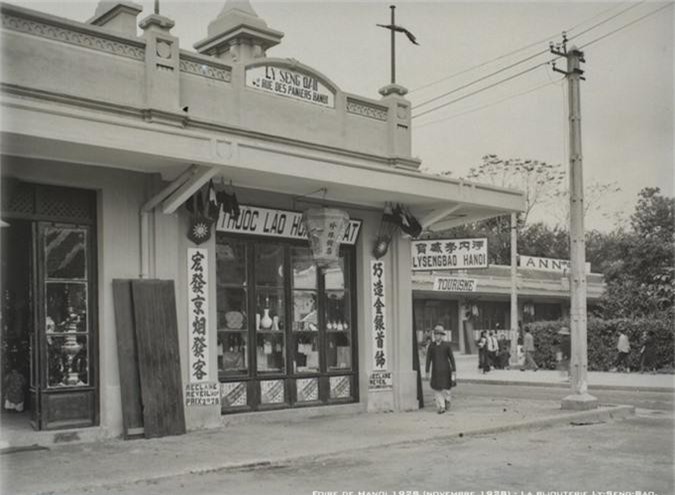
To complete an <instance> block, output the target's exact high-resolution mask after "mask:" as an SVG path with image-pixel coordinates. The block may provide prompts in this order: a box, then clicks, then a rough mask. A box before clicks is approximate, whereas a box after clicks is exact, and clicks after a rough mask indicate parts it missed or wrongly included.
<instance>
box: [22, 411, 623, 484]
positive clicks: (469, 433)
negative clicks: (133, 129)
mask: <svg viewBox="0 0 675 495" xmlns="http://www.w3.org/2000/svg"><path fill="white" fill-rule="evenodd" d="M634 415H635V407H634V406H607V407H600V408H598V409H591V410H587V411H575V412H570V413H564V414H558V415H554V416H545V417H543V418H538V419H531V420H523V421H516V422H514V423H510V424H503V425H497V426H492V427H480V428H473V429H468V430H466V431H453V432H451V433H447V434H441V435H438V434H437V433H434V434H427V435H419V436H417V437H415V438H410V439H406V440H392V441H389V442H379V443H376V444H373V445H364V446H361V447H356V448H353V449H345V448H340V449H337V450H334V451H327V452H321V453H316V454H308V455H298V456H286V457H284V458H279V459H273V460H272V459H259V460H255V461H251V460H247V461H244V462H239V463H226V464H219V465H215V466H214V465H212V466H205V467H199V468H186V469H183V470H180V471H174V472H172V473H166V474H157V475H153V476H146V477H143V478H129V479H125V480H119V481H115V482H111V483H95V484H88V485H80V486H76V487H64V488H61V489H59V490H60V491H62V492H64V493H68V492H69V491H72V490H81V491H86V490H92V489H101V488H109V489H110V488H113V487H115V486H118V485H132V484H136V483H141V482H146V481H149V482H157V481H161V480H165V479H170V478H175V477H177V476H186V475H191V474H208V473H215V472H226V471H239V470H255V469H269V468H278V467H284V466H286V465H288V464H292V463H299V462H303V461H309V460H314V459H319V458H322V457H327V456H332V455H337V454H341V453H344V452H351V451H354V450H367V449H373V448H382V447H385V448H386V447H395V446H404V445H410V444H414V443H419V442H425V441H430V440H434V441H439V440H455V441H459V440H462V439H464V438H467V437H475V436H480V435H490V434H494V433H504V432H511V431H517V430H522V429H527V428H544V427H547V426H555V425H565V424H571V423H573V422H580V421H584V420H596V421H609V420H614V419H623V418H626V417H629V416H634ZM53 493H54V491H53V490H50V491H47V492H44V491H43V492H36V493H34V495H51V494H53Z"/></svg>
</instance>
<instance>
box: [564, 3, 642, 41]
mask: <svg viewBox="0 0 675 495" xmlns="http://www.w3.org/2000/svg"><path fill="white" fill-rule="evenodd" d="M645 1H646V0H642V1H641V2H637V3H634V4H631V5H629V6H628V7H626V8H625V9H623V10H622V11H620V12H617V13H616V14H614V15H613V16H610V17H608V18H606V19H603V20H602V21H600V22H598V23H597V24H593V25H592V26H591V27H589V28H588V29H585V30H583V31H581V32H580V33H577V34H575V35H574V36H571V37H570V38H569V39H570V40H573V39H575V38H578V37H579V36H583V35H584V34H586V33H588V32H589V31H592V30H593V29H595V28H596V27H598V26H602V25H603V24H605V23H606V22H608V21H611V20H612V19H616V18H617V17H618V16H620V15H621V14H624V13H626V12H628V11H629V10H631V9H634V8H635V7H637V6H639V5H642V4H643V3H645Z"/></svg>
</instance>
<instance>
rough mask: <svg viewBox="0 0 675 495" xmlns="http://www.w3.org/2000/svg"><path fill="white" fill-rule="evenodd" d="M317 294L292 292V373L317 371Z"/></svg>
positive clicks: (306, 291) (301, 291)
mask: <svg viewBox="0 0 675 495" xmlns="http://www.w3.org/2000/svg"><path fill="white" fill-rule="evenodd" d="M317 298H318V296H317V292H316V291H314V290H294V291H293V334H292V337H293V368H294V369H293V371H294V372H295V373H317V372H318V371H319V326H318V319H317V312H318V305H317Z"/></svg>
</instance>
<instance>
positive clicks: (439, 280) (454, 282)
mask: <svg viewBox="0 0 675 495" xmlns="http://www.w3.org/2000/svg"><path fill="white" fill-rule="evenodd" d="M477 286H478V284H477V282H476V279H473V278H457V277H436V278H434V288H433V290H436V291H442V292H476V291H477V290H478V287H477Z"/></svg>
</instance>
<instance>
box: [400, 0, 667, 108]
mask: <svg viewBox="0 0 675 495" xmlns="http://www.w3.org/2000/svg"><path fill="white" fill-rule="evenodd" d="M643 1H644V0H643ZM672 5H673V4H672V3H667V4H666V5H663V6H662V7H660V8H658V9H656V10H653V11H651V12H649V13H647V14H645V15H642V16H640V17H638V18H636V19H634V20H632V21H630V22H628V23H626V24H624V25H622V26H620V27H618V28H617V29H614V30H612V31H609V32H608V33H605V34H603V35H602V36H599V37H597V38H595V39H593V40H591V41H589V42H587V43H585V44H583V45H581V48H583V47H586V46H589V45H591V44H593V43H597V42H598V41H601V40H603V39H605V38H607V37H609V36H611V35H613V34H615V33H617V32H619V31H621V30H623V29H626V28H628V27H630V26H632V25H633V24H636V23H637V22H640V21H641V20H643V19H646V18H647V17H649V16H652V15H654V14H656V13H658V12H660V11H662V10H664V9H666V8H668V7H671V6H672ZM625 11H626V9H624V10H623V11H622V12H625ZM586 32H587V31H586ZM539 55H541V53H540V54H539ZM559 58H561V57H556V58H554V59H552V60H549V61H547V62H543V63H540V64H537V65H535V66H532V67H530V68H529V69H525V70H523V71H521V72H518V73H516V74H514V75H512V76H509V77H507V78H504V79H500V80H499V81H497V82H495V83H493V84H490V85H488V86H485V87H483V88H480V89H478V90H476V91H473V92H471V93H467V94H466V95H463V96H460V97H459V98H455V99H454V100H451V101H448V102H445V103H442V104H441V105H437V106H435V107H433V108H430V109H429V110H425V111H423V112H421V113H419V114H416V115H413V116H412V117H411V118H412V119H415V118H418V117H421V116H423V115H427V114H429V113H431V112H434V111H436V110H439V109H440V108H444V107H446V106H448V105H451V104H453V103H457V102H458V101H461V100H463V99H465V98H468V97H470V96H474V95H476V94H478V93H482V92H483V91H486V90H488V89H491V88H493V87H495V86H498V85H499V84H502V83H504V82H507V81H510V80H512V79H515V78H516V77H520V76H522V75H524V74H527V73H528V72H531V71H533V70H535V69H537V68H539V67H542V66H544V65H547V64H550V63H552V62H554V61H556V60H557V59H559ZM486 77H487V76H486ZM482 79H483V78H481V80H482ZM475 82H479V80H477V81H475ZM475 82H474V83H475ZM471 84H473V83H471ZM471 84H470V85H471ZM465 87H466V85H465ZM453 92H454V91H453ZM437 99H438V98H437Z"/></svg>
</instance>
